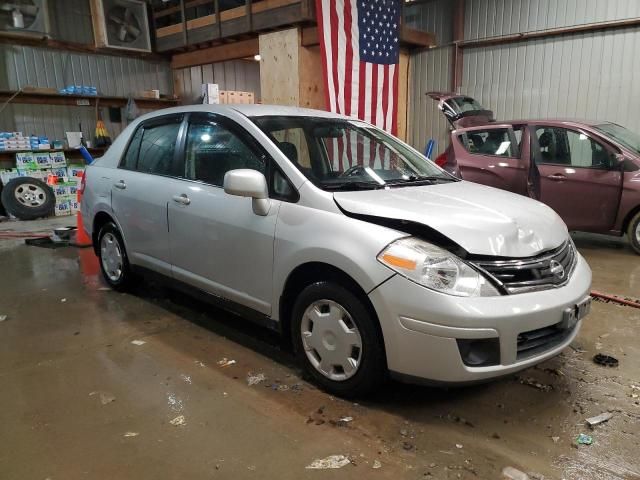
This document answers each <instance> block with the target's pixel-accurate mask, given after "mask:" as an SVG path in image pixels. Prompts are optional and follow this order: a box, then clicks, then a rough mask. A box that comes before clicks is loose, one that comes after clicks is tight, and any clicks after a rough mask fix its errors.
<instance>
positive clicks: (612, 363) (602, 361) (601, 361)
mask: <svg viewBox="0 0 640 480" xmlns="http://www.w3.org/2000/svg"><path fill="white" fill-rule="evenodd" d="M593 362H594V363H596V364H598V365H602V366H603V367H617V366H618V359H617V358H616V357H612V356H610V355H604V354H602V353H598V354H596V355H595V356H594V357H593Z"/></svg>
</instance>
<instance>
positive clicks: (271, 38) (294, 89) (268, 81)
mask: <svg viewBox="0 0 640 480" xmlns="http://www.w3.org/2000/svg"><path fill="white" fill-rule="evenodd" d="M299 36H300V33H299V31H298V29H297V28H292V29H289V30H282V31H280V32H274V33H267V34H263V35H260V57H261V60H260V90H261V92H262V103H266V104H273V105H293V106H298V105H299V104H300V103H299V102H300V76H299V75H298V74H297V72H299V65H300V63H299V58H300V52H299V50H300V38H299Z"/></svg>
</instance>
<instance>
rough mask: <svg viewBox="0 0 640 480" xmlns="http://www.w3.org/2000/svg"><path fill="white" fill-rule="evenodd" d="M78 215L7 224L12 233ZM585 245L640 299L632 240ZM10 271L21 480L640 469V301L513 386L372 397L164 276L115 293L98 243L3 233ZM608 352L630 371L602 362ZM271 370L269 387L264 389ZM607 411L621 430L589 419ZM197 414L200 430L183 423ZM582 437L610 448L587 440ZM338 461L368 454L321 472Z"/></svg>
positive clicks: (7, 348)
mask: <svg viewBox="0 0 640 480" xmlns="http://www.w3.org/2000/svg"><path fill="white" fill-rule="evenodd" d="M69 220H70V219H69V218H67V219H54V220H53V221H47V222H12V223H0V238H2V232H3V231H7V230H14V231H17V230H22V231H25V230H32V231H33V230H42V229H45V230H46V229H47V228H50V224H52V223H57V224H58V225H60V224H62V225H67V224H69V223H73V222H72V221H71V222H70V221H69ZM575 238H576V243H577V245H578V247H579V249H580V250H581V252H582V253H583V254H584V255H585V256H586V257H587V259H588V261H589V263H590V264H591V266H592V268H593V271H594V289H597V290H600V291H603V292H607V293H614V294H621V295H625V296H633V297H638V296H640V293H639V292H640V257H638V256H636V255H634V254H633V253H632V252H631V251H630V249H629V248H628V247H627V246H625V244H624V243H623V242H620V241H618V240H616V239H609V238H604V237H596V236H591V235H576V237H575ZM0 269H1V270H2V272H3V275H2V277H1V279H0V315H7V316H8V317H7V319H6V320H5V321H2V322H0V405H1V408H0V446H1V448H0V478H1V479H3V480H5V479H6V480H13V479H16V480H18V479H19V480H24V479H47V478H48V479H50V480H57V479H65V480H69V479H84V478H91V479H114V478H117V479H129V478H130V479H147V478H149V479H175V478H185V479H186V478H188V479H211V478H234V479H236V478H239V479H244V478H256V479H257V478H261V479H262V478H269V479H271V478H274V479H279V480H286V479H300V478H328V477H329V476H332V477H335V478H344V479H348V478H356V477H360V478H361V477H362V476H363V475H366V476H367V478H408V479H418V478H436V479H457V478H462V479H471V478H481V479H490V478H501V477H500V472H501V471H502V469H503V468H504V467H505V466H513V467H515V468H518V469H520V470H523V471H525V472H536V473H537V474H538V475H539V476H537V477H534V478H542V477H543V476H544V478H547V479H549V478H551V479H562V478H564V479H567V480H569V479H576V480H577V479H594V480H595V479H639V478H640V458H639V456H638V452H640V400H639V398H640V397H638V396H637V395H640V347H639V345H638V341H637V338H638V334H639V333H640V310H639V309H633V308H629V307H620V306H617V305H612V304H604V303H595V304H594V307H593V311H592V314H591V316H590V317H589V318H588V320H587V321H586V322H585V325H584V328H583V329H582V331H581V333H580V335H579V337H578V339H577V340H576V342H575V343H574V345H572V348H568V349H567V350H566V351H565V352H564V353H563V354H562V355H561V356H559V357H557V358H555V359H553V360H551V361H548V362H545V363H543V364H541V365H539V366H538V367H536V368H534V369H530V370H527V371H524V372H521V373H520V374H518V375H516V376H513V377H511V378H508V379H505V380H501V381H498V382H493V383H490V384H486V385H482V386H477V387H472V388H461V389H454V390H438V389H430V388H424V387H415V386H409V385H401V384H397V383H392V384H389V385H388V387H387V388H386V390H385V391H384V392H381V393H380V394H379V395H377V396H376V397H374V398H372V399H368V400H367V401H363V402H361V403H359V404H356V403H352V402H346V401H343V400H340V399H337V398H333V397H331V396H329V395H326V394H325V393H323V392H321V391H318V390H316V389H315V388H313V386H311V385H310V384H308V383H306V382H305V381H303V380H301V379H300V378H299V371H298V370H297V368H296V367H295V365H294V364H293V359H292V358H291V355H290V354H289V353H287V352H286V351H282V350H281V349H280V348H279V341H278V338H277V337H275V336H274V335H273V334H272V333H270V332H268V331H265V330H262V329H260V328H257V327H254V326H252V325H250V324H247V323H246V322H243V321H242V319H240V318H237V317H234V316H232V315H230V314H227V313H224V312H221V311H218V310H216V309H214V308H211V307H210V306H208V305H205V304H202V303H199V302H196V301H194V300H192V299H190V298H188V297H184V296H182V295H180V294H178V293H175V292H172V291H168V290H166V289H162V288H160V287H158V286H155V285H145V286H140V287H139V288H138V289H137V291H136V292H134V294H119V293H116V292H114V291H111V290H109V289H107V288H105V285H104V284H103V282H102V280H101V278H100V276H99V272H98V266H97V262H96V259H95V257H94V256H93V253H92V251H91V250H90V249H83V250H78V249H75V248H62V249H57V250H49V249H44V248H37V247H28V246H25V245H24V244H23V242H22V240H21V239H17V240H16V239H13V240H7V239H2V240H0ZM133 340H142V341H144V342H145V343H144V344H142V345H139V346H136V345H134V344H132V343H131V342H132V341H133ZM597 352H605V353H609V354H612V355H614V356H616V357H617V358H618V359H619V360H620V366H619V367H618V368H615V369H607V368H604V367H599V366H597V365H595V364H593V362H592V361H591V358H592V357H593V355H594V354H595V353H597ZM224 358H226V359H230V360H231V359H232V360H235V361H236V363H235V364H233V365H229V366H226V367H223V366H220V365H219V364H218V362H219V361H221V360H222V359H224ZM258 373H262V374H264V376H265V377H266V379H265V380H264V381H263V382H261V383H258V384H257V385H254V386H249V385H247V376H248V375H250V374H258ZM532 384H533V386H532ZM536 384H537V385H538V386H535V385H536ZM634 386H635V388H634ZM634 396H635V397H634ZM606 411H610V412H613V414H614V416H613V418H612V419H611V420H610V421H609V422H607V423H605V424H602V425H599V426H597V427H595V429H593V430H590V429H589V427H587V426H585V425H584V419H585V418H586V417H590V416H594V415H597V414H600V413H602V412H606ZM180 415H182V416H183V417H184V422H185V424H184V425H177V426H176V425H173V424H171V421H172V420H173V419H175V418H177V417H179V416H180ZM345 416H350V417H353V420H352V421H351V422H348V423H346V424H344V425H342V426H341V423H340V422H338V420H339V419H340V418H343V417H345ZM579 433H587V434H590V435H592V436H593V438H594V443H593V445H591V446H579V447H576V446H575V445H574V440H575V438H576V436H577V435H578V434H579ZM128 434H129V435H131V436H127V435H128ZM333 454H343V455H348V456H350V457H351V458H352V460H353V464H352V465H347V466H345V467H344V468H342V469H340V470H336V471H333V472H332V473H329V472H318V471H313V470H307V469H305V466H306V465H308V464H310V463H311V462H312V461H313V460H315V459H319V458H324V457H326V456H328V455H333ZM375 460H378V462H380V465H381V468H378V469H373V465H374V461H375Z"/></svg>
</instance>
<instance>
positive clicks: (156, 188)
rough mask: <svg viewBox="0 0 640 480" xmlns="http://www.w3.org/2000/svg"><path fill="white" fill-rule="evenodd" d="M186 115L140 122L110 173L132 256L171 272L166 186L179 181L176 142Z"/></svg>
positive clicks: (113, 198)
mask: <svg viewBox="0 0 640 480" xmlns="http://www.w3.org/2000/svg"><path fill="white" fill-rule="evenodd" d="M182 117H183V115H169V116H164V117H157V118H154V119H153V120H152V121H149V122H145V123H143V124H142V125H140V126H139V127H138V129H137V130H136V132H135V134H134V135H133V137H132V139H131V141H130V142H129V146H128V148H127V151H126V153H125V155H124V157H123V158H122V162H121V164H120V166H119V168H118V169H117V170H115V173H114V176H113V178H112V181H113V185H112V187H111V205H112V208H113V211H114V213H115V216H116V219H117V221H118V223H119V224H120V228H121V230H122V235H123V237H124V240H125V244H126V246H127V253H128V254H129V258H130V261H131V262H132V263H133V264H135V265H139V266H142V267H147V268H150V269H152V270H155V271H158V272H160V273H163V274H165V275H170V274H171V263H170V255H169V234H168V230H167V203H168V201H169V196H168V193H167V192H168V191H170V190H171V188H172V185H175V184H176V183H178V182H179V180H177V179H175V178H173V176H175V174H176V172H177V171H178V170H181V168H180V166H179V165H177V164H176V161H179V160H180V159H178V158H177V156H176V143H177V141H178V137H179V135H178V133H179V131H180V128H181V124H182Z"/></svg>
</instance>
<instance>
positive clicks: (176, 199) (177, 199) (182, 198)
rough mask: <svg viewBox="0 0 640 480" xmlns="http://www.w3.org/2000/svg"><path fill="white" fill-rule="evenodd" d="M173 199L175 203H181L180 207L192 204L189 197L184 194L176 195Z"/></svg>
mask: <svg viewBox="0 0 640 480" xmlns="http://www.w3.org/2000/svg"><path fill="white" fill-rule="evenodd" d="M171 198H173V201H174V202H176V203H179V204H180V205H189V204H190V203H191V200H190V199H189V197H187V195H186V194H184V193H183V194H181V195H174V196H173V197H171Z"/></svg>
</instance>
